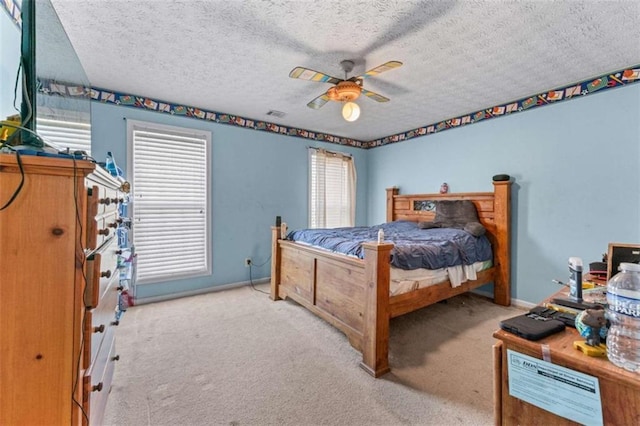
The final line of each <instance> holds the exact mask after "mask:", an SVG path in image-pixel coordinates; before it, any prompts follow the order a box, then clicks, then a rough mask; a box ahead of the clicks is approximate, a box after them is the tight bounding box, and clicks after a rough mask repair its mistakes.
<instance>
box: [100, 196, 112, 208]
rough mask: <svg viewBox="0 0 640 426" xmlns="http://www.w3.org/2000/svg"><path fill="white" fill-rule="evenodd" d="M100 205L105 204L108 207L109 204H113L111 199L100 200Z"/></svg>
mask: <svg viewBox="0 0 640 426" xmlns="http://www.w3.org/2000/svg"><path fill="white" fill-rule="evenodd" d="M99 202H100V204H104V205H105V206H108V205H109V204H111V199H109V198H100V201H99Z"/></svg>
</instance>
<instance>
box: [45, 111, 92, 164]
mask: <svg viewBox="0 0 640 426" xmlns="http://www.w3.org/2000/svg"><path fill="white" fill-rule="evenodd" d="M36 131H37V132H38V134H39V135H40V137H41V138H42V139H44V141H45V142H46V143H48V144H50V145H52V146H53V147H54V148H57V149H58V150H64V149H66V148H69V151H70V152H72V153H73V152H74V151H85V152H86V153H87V154H89V155H91V124H89V123H82V122H75V121H68V120H55V119H51V118H38V119H37V120H36Z"/></svg>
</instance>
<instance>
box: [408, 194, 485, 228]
mask: <svg viewBox="0 0 640 426" xmlns="http://www.w3.org/2000/svg"><path fill="white" fill-rule="evenodd" d="M435 204H436V217H435V219H434V220H433V221H432V222H419V223H418V227H419V228H421V229H430V228H456V229H463V230H465V231H467V232H468V233H470V234H471V235H473V236H475V237H479V236H480V235H483V234H484V233H485V232H486V229H485V227H484V226H483V225H482V224H481V223H480V220H479V219H478V212H477V211H476V206H475V204H473V202H472V201H470V200H438V201H436V202H435Z"/></svg>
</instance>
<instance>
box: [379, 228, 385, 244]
mask: <svg viewBox="0 0 640 426" xmlns="http://www.w3.org/2000/svg"><path fill="white" fill-rule="evenodd" d="M382 242H384V231H383V230H382V228H380V229H379V230H378V244H380V243H382Z"/></svg>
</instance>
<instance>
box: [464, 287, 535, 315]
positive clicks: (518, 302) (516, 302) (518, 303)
mask: <svg viewBox="0 0 640 426" xmlns="http://www.w3.org/2000/svg"><path fill="white" fill-rule="evenodd" d="M471 292H472V293H475V294H479V295H480V296H484V297H488V298H489V299H493V293H492V292H490V291H481V290H472V291H471ZM511 306H515V307H516V308H523V309H527V310H529V309H531V308H533V307H534V306H537V304H536V303H531V302H527V301H525V300H520V299H511Z"/></svg>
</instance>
